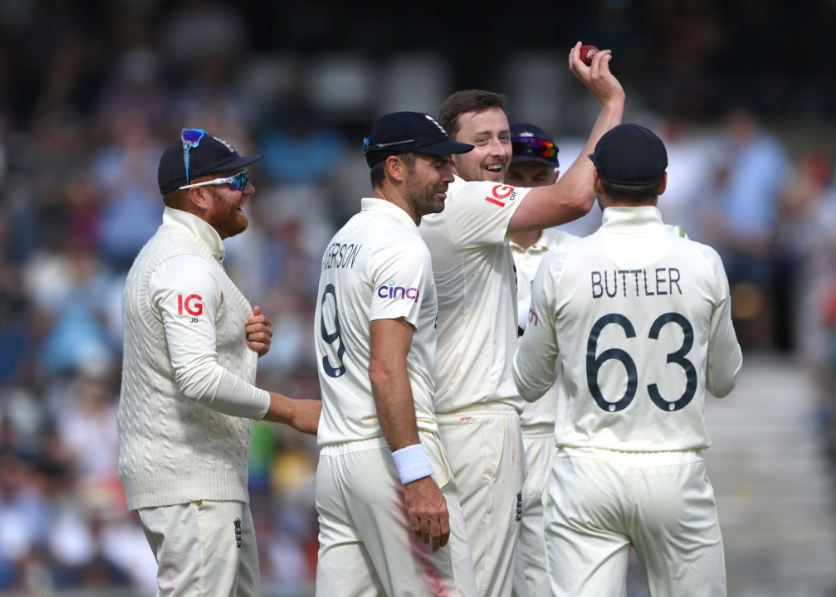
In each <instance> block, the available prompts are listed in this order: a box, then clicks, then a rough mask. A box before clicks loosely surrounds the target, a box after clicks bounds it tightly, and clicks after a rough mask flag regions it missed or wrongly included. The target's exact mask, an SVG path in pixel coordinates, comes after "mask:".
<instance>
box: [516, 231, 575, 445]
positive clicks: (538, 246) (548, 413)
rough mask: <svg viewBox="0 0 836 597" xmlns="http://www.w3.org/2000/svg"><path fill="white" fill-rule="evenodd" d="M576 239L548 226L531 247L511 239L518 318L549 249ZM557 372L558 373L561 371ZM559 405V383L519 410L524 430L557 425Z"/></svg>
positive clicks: (524, 313) (521, 315)
mask: <svg viewBox="0 0 836 597" xmlns="http://www.w3.org/2000/svg"><path fill="white" fill-rule="evenodd" d="M574 239H577V237H576V236H574V235H572V234H567V233H566V232H562V231H560V230H557V229H555V228H548V229H546V230H543V231H542V232H541V233H540V237H539V238H538V239H537V242H535V243H534V244H532V245H531V246H529V247H525V248H523V247H521V246H520V245H518V244H517V243H515V242H514V241H511V243H510V244H511V253H512V254H513V256H514V265H515V266H516V269H517V299H518V302H517V304H518V305H519V307H518V308H519V311H520V312H519V313H518V317H519V319H522V318H527V317H528V310H529V308H530V303H531V283H532V282H533V281H534V275H535V274H536V273H537V268H538V267H539V266H540V263H541V262H542V261H543V258H544V257H545V256H546V254H547V253H548V252H549V250H551V249H557V247H558V246H560V244H561V243H565V242H571V241H572V240H574ZM523 311H524V312H523ZM557 374H558V375H559V371H558V372H557ZM558 406H562V405H559V404H558V402H557V386H552V387H550V388H549V389H548V390H546V392H545V394H543V397H542V398H540V399H539V400H536V401H535V402H528V403H526V404H525V406H523V411H522V413H520V424H521V425H522V427H523V433H525V432H526V430H527V429H533V428H534V427H537V428H542V427H544V426H550V427H554V423H555V418H556V416H557V409H558Z"/></svg>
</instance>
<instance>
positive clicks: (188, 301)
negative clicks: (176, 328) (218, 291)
mask: <svg viewBox="0 0 836 597" xmlns="http://www.w3.org/2000/svg"><path fill="white" fill-rule="evenodd" d="M202 300H203V297H202V296H200V295H199V294H190V295H189V296H187V297H186V298H185V300H184V299H183V295H182V294H178V295H177V313H179V314H180V315H183V311H184V310H185V311H186V313H188V314H189V315H193V316H194V317H198V316H200V315H203V303H202V302H201V301H202Z"/></svg>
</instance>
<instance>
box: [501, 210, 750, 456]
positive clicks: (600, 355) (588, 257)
mask: <svg viewBox="0 0 836 597" xmlns="http://www.w3.org/2000/svg"><path fill="white" fill-rule="evenodd" d="M555 358H558V359H559V361H560V364H561V367H562V369H561V370H562V373H561V376H560V378H559V379H558V384H559V394H558V400H567V401H568V402H567V404H566V408H564V409H559V412H560V413H564V414H562V416H561V419H562V420H558V421H557V424H556V427H555V433H556V437H557V443H558V445H560V446H567V447H592V448H602V449H610V450H621V451H668V450H695V449H704V448H707V447H708V446H709V445H710V443H711V442H710V439H709V437H708V434H707V433H706V429H705V422H704V416H703V415H704V397H705V390H708V391H709V392H711V393H712V394H714V395H715V396H718V397H722V396H725V395H727V394H728V393H729V392H730V391H731V390H732V389H733V388H734V385H735V383H736V381H737V375H738V372H739V371H740V367H741V364H742V357H741V351H740V346H739V345H738V343H737V337H736V336H735V333H734V328H733V327H732V322H731V316H730V306H729V288H728V281H727V279H726V274H725V270H724V269H723V264H722V262H721V260H720V257H719V255H718V254H717V252H716V251H714V249H712V248H711V247H708V246H706V245H703V244H700V243H697V242H694V241H691V240H688V239H686V238H680V237H678V236H675V235H673V234H670V232H669V231H668V230H666V228H665V226H664V224H663V223H662V219H661V214H660V212H659V210H658V209H657V208H655V207H620V208H612V207H611V208H607V209H606V210H604V216H603V223H602V226H601V228H600V229H599V230H598V231H597V232H595V233H594V234H592V235H590V236H588V237H585V238H580V239H577V240H576V241H575V242H569V243H566V244H564V245H563V246H561V247H560V248H558V249H557V250H555V251H552V252H551V253H549V255H547V256H546V257H545V259H544V260H543V263H542V265H541V266H540V269H539V271H538V272H537V275H536V277H535V279H534V284H533V287H532V303H531V313H530V316H529V322H528V327H527V329H526V332H525V335H524V336H523V338H522V343H521V345H520V347H519V350H518V351H517V353H516V355H515V358H514V379H515V380H516V382H517V386H518V388H519V390H520V393H521V395H522V396H523V397H524V398H527V399H530V400H533V399H536V398H538V397H539V396H541V395H542V394H543V392H544V391H545V390H546V389H547V388H548V387H549V385H551V383H552V382H553V381H554V370H555Z"/></svg>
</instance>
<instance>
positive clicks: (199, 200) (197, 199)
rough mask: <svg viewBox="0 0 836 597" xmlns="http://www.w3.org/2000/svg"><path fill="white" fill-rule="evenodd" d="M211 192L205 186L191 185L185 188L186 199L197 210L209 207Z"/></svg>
mask: <svg viewBox="0 0 836 597" xmlns="http://www.w3.org/2000/svg"><path fill="white" fill-rule="evenodd" d="M210 200H211V193H210V192H209V189H207V188H206V187H192V188H190V189H186V201H187V202H188V203H189V204H191V205H192V206H194V207H196V208H197V209H199V210H202V211H205V210H207V209H209V201H210Z"/></svg>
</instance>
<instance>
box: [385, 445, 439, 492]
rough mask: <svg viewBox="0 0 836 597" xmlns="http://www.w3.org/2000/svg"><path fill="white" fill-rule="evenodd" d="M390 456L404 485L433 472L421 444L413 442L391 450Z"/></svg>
mask: <svg viewBox="0 0 836 597" xmlns="http://www.w3.org/2000/svg"><path fill="white" fill-rule="evenodd" d="M392 458H393V459H394V460H395V467H396V468H397V469H398V475H399V476H400V478H401V483H403V484H404V485H406V484H407V483H412V482H413V481H415V480H416V479H422V478H424V477H429V476H430V475H432V474H433V467H432V465H431V464H430V459H429V457H427V451H426V450H425V449H424V446H423V445H422V444H413V445H411V446H407V447H406V448H401V449H400V450H395V451H394V452H392Z"/></svg>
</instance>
